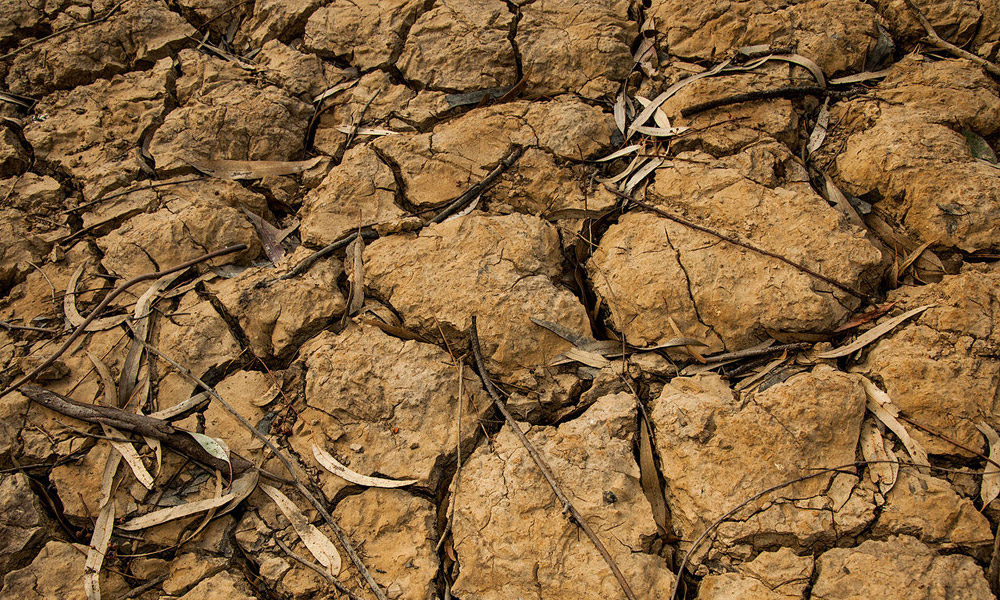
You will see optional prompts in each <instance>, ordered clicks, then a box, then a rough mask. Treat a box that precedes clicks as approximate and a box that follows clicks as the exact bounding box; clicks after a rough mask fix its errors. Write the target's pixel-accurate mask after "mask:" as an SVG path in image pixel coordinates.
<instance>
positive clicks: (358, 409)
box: [290, 325, 489, 498]
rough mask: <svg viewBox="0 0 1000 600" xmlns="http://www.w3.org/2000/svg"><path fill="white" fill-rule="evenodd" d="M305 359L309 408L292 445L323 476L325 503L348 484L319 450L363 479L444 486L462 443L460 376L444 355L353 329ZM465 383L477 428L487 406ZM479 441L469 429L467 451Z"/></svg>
mask: <svg viewBox="0 0 1000 600" xmlns="http://www.w3.org/2000/svg"><path fill="white" fill-rule="evenodd" d="M302 355H303V356H304V357H305V365H306V369H307V370H306V388H305V397H306V404H307V408H306V409H305V410H303V411H302V413H301V414H300V416H299V420H298V421H297V423H296V425H295V430H294V434H293V435H292V437H291V439H290V442H291V445H292V448H294V449H295V451H296V453H298V455H299V456H300V457H302V458H303V460H305V461H306V462H307V463H308V464H310V465H314V466H316V467H317V468H318V469H319V472H320V473H321V474H322V475H321V481H322V486H323V491H324V493H326V494H327V496H329V497H330V498H332V497H333V496H334V495H336V493H337V492H338V491H339V490H340V489H342V488H343V487H345V486H346V485H348V483H347V482H346V481H345V480H343V479H341V478H339V477H337V476H335V475H332V474H330V473H329V472H327V471H326V470H324V469H323V468H322V467H320V466H319V464H318V463H317V462H316V461H315V459H314V456H313V450H312V448H313V444H315V445H317V446H319V447H320V448H322V449H324V450H326V451H327V452H329V453H330V454H331V455H333V456H334V457H335V458H337V459H338V460H339V461H340V462H341V463H344V464H345V465H347V466H348V467H349V468H350V469H351V470H353V471H356V472H358V473H361V474H362V475H372V474H377V475H380V476H384V477H389V478H391V479H416V480H418V483H417V485H418V486H421V487H428V488H434V487H435V486H436V485H437V484H438V483H439V482H440V479H441V476H442V475H443V473H442V467H443V466H444V464H445V460H446V459H447V457H449V456H451V455H452V454H453V453H454V452H455V448H456V443H457V441H458V437H457V432H456V428H455V416H456V415H457V414H458V402H459V399H458V379H457V375H458V373H457V371H456V370H455V368H454V367H453V366H451V365H450V364H449V361H450V360H451V359H450V357H449V356H448V354H447V353H446V352H444V351H443V350H440V349H439V348H437V347H436V346H432V345H430V344H424V343H420V342H415V341H405V342H404V341H403V340H400V339H398V338H394V337H390V336H389V335H387V334H385V333H382V331H381V330H379V329H377V328H375V327H372V326H370V325H361V326H358V325H349V326H348V328H347V330H345V331H344V332H343V333H341V334H340V335H334V334H332V333H329V332H327V333H323V334H320V335H319V336H317V337H316V338H314V339H313V340H312V341H311V342H309V344H308V345H307V346H306V347H304V348H303V349H302ZM466 377H467V379H466V381H465V392H466V394H468V398H469V400H468V401H467V404H465V405H464V406H463V411H464V413H465V415H466V416H467V419H466V420H465V421H464V422H466V423H474V422H475V419H476V418H477V415H480V414H481V412H482V411H484V410H486V409H487V408H489V402H488V401H487V400H486V399H485V398H484V396H483V393H482V391H481V389H480V386H479V383H478V382H477V381H476V380H474V379H472V378H471V374H468V373H467V375H466ZM475 433H476V431H475V428H474V427H472V426H469V427H465V428H463V430H462V444H463V445H465V444H469V443H471V440H472V439H473V437H474V436H475Z"/></svg>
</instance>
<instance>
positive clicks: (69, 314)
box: [63, 263, 127, 331]
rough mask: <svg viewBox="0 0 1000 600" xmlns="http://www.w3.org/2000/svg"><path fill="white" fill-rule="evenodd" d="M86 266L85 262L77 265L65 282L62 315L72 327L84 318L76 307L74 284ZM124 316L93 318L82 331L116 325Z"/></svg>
mask: <svg viewBox="0 0 1000 600" xmlns="http://www.w3.org/2000/svg"><path fill="white" fill-rule="evenodd" d="M86 267H87V263H83V264H81V265H80V266H79V267H77V269H76V271H75V272H74V273H73V276H72V277H70V278H69V283H68V284H66V295H65V296H63V315H64V316H65V317H66V321H67V322H68V323H69V324H70V326H71V327H74V328H75V327H79V326H80V325H83V322H84V321H85V320H86V319H85V318H84V317H83V315H81V314H80V311H79V310H77V308H76V285H77V282H79V281H80V276H81V275H83V270H84V269H85V268H86ZM126 318H127V316H126V315H116V316H113V317H102V318H100V319H94V320H93V321H91V322H90V324H89V325H87V328H86V329H85V330H84V331H104V330H105V329H111V328H113V327H118V326H119V325H121V324H122V323H123V322H124V321H125V319H126Z"/></svg>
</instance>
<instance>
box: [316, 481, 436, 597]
mask: <svg viewBox="0 0 1000 600" xmlns="http://www.w3.org/2000/svg"><path fill="white" fill-rule="evenodd" d="M436 516H437V511H436V509H435V508H434V505H433V504H431V503H430V502H428V501H427V500H425V499H424V498H419V497H417V496H414V495H412V494H410V493H409V492H406V491H403V490H381V489H369V490H365V491H364V492H362V493H361V494H358V495H356V496H350V497H348V498H345V499H344V500H343V501H341V502H340V503H338V504H337V508H336V510H334V511H333V518H334V519H335V520H336V521H337V523H339V524H340V526H341V527H343V528H344V531H345V532H346V533H347V535H348V536H349V537H350V538H351V539H352V540H354V541H355V543H359V542H361V541H364V549H365V564H366V566H367V567H368V568H369V569H370V570H371V572H372V577H374V578H375V581H376V582H377V583H379V585H381V586H383V588H384V589H385V591H386V595H387V596H388V597H390V598H396V599H399V600H425V599H426V598H433V597H435V596H436V594H437V592H436V589H437V588H436V586H435V585H434V576H435V574H436V573H437V570H438V562H439V559H438V555H437V553H436V552H435V551H434V547H435V545H436V544H437V528H436V527H435V520H436Z"/></svg>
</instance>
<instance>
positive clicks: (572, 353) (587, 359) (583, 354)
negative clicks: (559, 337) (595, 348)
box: [549, 348, 611, 369]
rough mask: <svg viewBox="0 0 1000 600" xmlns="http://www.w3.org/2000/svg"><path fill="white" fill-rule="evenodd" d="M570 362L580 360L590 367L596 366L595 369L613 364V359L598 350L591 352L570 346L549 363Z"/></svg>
mask: <svg viewBox="0 0 1000 600" xmlns="http://www.w3.org/2000/svg"><path fill="white" fill-rule="evenodd" d="M569 362H578V363H581V364H585V365H587V366H588V367H594V368H595V369H603V368H604V367H606V366H608V365H610V364H611V361H609V360H608V359H606V358H604V357H603V356H601V355H600V354H598V353H596V352H589V351H587V350H581V349H580V348H570V349H569V350H567V351H566V352H564V353H563V354H562V355H561V356H557V357H556V359H555V360H553V361H552V362H551V363H549V365H550V366H557V365H563V364H566V363H569Z"/></svg>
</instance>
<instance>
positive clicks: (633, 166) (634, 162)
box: [597, 156, 646, 183]
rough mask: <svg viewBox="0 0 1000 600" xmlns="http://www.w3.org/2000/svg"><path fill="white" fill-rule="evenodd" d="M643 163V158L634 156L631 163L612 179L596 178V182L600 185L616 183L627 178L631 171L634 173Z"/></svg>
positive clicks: (644, 160)
mask: <svg viewBox="0 0 1000 600" xmlns="http://www.w3.org/2000/svg"><path fill="white" fill-rule="evenodd" d="M644 162H646V158H645V157H643V156H634V157H632V160H631V162H629V163H628V166H627V167H625V168H624V169H622V170H621V172H619V173H618V174H617V175H614V176H612V177H598V178H597V181H598V182H600V183H618V182H619V181H621V180H622V179H625V178H626V177H628V176H629V175H630V174H631V173H632V171H634V170H635V169H636V168H637V167H638V166H639V165H641V164H643V163H644Z"/></svg>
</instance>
